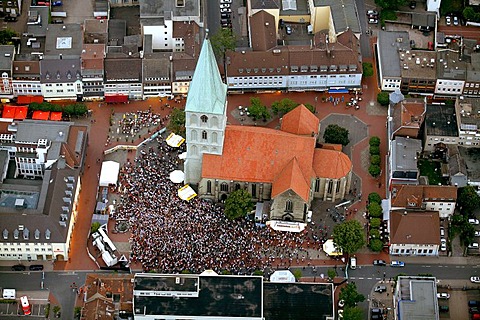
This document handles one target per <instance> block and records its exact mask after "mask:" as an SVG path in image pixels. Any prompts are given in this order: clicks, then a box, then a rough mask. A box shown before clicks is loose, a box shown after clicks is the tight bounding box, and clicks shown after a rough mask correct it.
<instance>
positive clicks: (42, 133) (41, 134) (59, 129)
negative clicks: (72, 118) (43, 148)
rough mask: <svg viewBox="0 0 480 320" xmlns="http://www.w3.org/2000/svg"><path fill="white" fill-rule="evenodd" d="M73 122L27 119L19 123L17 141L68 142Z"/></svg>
mask: <svg viewBox="0 0 480 320" xmlns="http://www.w3.org/2000/svg"><path fill="white" fill-rule="evenodd" d="M72 125H73V123H72V122H64V121H43V120H30V119H25V120H23V121H19V122H18V131H17V134H16V138H15V140H16V141H28V142H37V141H38V140H39V139H48V140H50V141H57V142H66V141H67V138H68V133H69V131H70V126H72Z"/></svg>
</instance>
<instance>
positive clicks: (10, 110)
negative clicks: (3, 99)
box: [2, 106, 15, 119]
mask: <svg viewBox="0 0 480 320" xmlns="http://www.w3.org/2000/svg"><path fill="white" fill-rule="evenodd" d="M2 118H7V119H14V118H15V107H14V106H3V112H2Z"/></svg>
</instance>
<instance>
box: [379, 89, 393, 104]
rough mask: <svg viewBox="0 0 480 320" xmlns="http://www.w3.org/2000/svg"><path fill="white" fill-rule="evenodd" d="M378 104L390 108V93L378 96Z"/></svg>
mask: <svg viewBox="0 0 480 320" xmlns="http://www.w3.org/2000/svg"><path fill="white" fill-rule="evenodd" d="M377 102H378V103H380V104H381V105H382V106H388V104H389V103H390V97H389V93H388V92H387V91H382V92H380V93H378V94H377Z"/></svg>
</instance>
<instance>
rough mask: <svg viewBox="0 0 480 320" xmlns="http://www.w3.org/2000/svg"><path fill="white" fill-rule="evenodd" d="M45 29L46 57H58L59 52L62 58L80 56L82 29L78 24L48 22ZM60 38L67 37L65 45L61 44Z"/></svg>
mask: <svg viewBox="0 0 480 320" xmlns="http://www.w3.org/2000/svg"><path fill="white" fill-rule="evenodd" d="M46 29H47V34H46V38H45V51H44V52H45V56H46V57H49V56H55V57H59V55H60V54H61V55H62V56H63V58H77V57H78V58H79V57H80V55H81V54H82V46H83V38H82V36H83V30H82V26H81V25H80V24H78V23H70V24H49V25H48V27H47V28H46ZM62 39H68V42H67V41H65V43H66V45H62Z"/></svg>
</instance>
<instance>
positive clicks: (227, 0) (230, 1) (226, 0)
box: [220, 0, 232, 3]
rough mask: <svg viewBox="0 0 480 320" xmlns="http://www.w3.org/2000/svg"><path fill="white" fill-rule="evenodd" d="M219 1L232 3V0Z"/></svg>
mask: <svg viewBox="0 0 480 320" xmlns="http://www.w3.org/2000/svg"><path fill="white" fill-rule="evenodd" d="M220 3H232V0H220Z"/></svg>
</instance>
